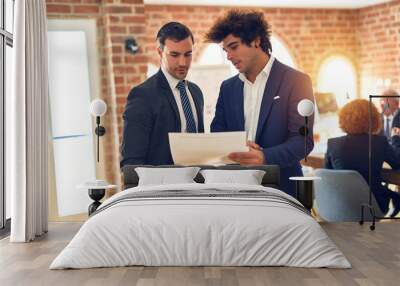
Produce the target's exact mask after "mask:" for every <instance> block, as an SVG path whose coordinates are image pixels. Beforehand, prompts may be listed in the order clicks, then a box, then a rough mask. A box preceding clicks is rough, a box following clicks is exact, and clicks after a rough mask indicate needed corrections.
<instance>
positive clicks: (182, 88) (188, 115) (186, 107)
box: [176, 80, 197, 133]
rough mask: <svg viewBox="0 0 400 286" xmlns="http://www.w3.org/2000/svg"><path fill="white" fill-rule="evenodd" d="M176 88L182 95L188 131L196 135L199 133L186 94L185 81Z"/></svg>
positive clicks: (180, 82)
mask: <svg viewBox="0 0 400 286" xmlns="http://www.w3.org/2000/svg"><path fill="white" fill-rule="evenodd" d="M176 87H177V88H178V90H179V93H180V95H181V103H182V107H183V113H184V114H185V118H186V131H187V132H188V133H196V132H197V128H196V123H195V121H194V116H193V111H192V108H191V106H190V101H189V98H188V95H187V93H186V86H185V81H183V80H181V81H179V82H178V84H177V85H176Z"/></svg>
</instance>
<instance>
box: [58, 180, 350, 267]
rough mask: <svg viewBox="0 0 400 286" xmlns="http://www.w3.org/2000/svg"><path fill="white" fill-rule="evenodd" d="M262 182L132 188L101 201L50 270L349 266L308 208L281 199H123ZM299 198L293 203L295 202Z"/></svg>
mask: <svg viewBox="0 0 400 286" xmlns="http://www.w3.org/2000/svg"><path fill="white" fill-rule="evenodd" d="M204 189H217V190H219V191H239V190H242V191H243V190H259V191H260V190H261V191H266V192H269V194H275V195H278V196H281V197H283V198H286V199H289V200H291V201H293V202H297V201H296V200H295V199H293V198H292V197H290V196H288V195H286V194H284V193H283V192H281V191H279V190H276V189H272V188H266V187H262V186H251V185H237V184H236V185H232V184H180V185H166V186H151V187H136V188H131V189H128V190H125V191H124V192H120V193H118V194H116V195H115V196H113V197H111V198H109V199H108V200H106V201H105V202H104V203H103V204H102V205H101V206H100V208H99V210H101V209H102V208H103V211H99V212H98V213H97V214H95V215H94V216H92V217H90V218H89V220H88V221H86V222H85V223H84V224H83V225H82V227H81V229H80V230H79V232H78V233H77V234H76V235H75V237H74V238H73V239H72V241H71V242H70V243H69V244H68V245H67V247H65V249H64V250H63V251H62V252H61V253H60V254H59V255H58V256H57V257H56V259H55V260H54V261H53V262H52V264H51V265H50V269H62V268H90V267H113V266H127V265H146V266H189V265H191V266H193V265H214V266H217V265H218V266H241V265H247V266H294V267H332V268H350V267H351V266H350V263H349V262H348V261H347V259H346V258H345V257H344V255H343V254H342V252H341V251H340V250H339V249H338V248H337V247H336V245H335V244H334V243H333V242H332V241H331V240H330V239H329V237H328V236H327V235H326V233H325V232H324V230H323V229H322V228H321V227H320V225H319V224H318V223H317V222H316V221H315V220H314V219H313V218H312V217H311V216H310V215H308V214H307V213H305V212H303V211H301V210H299V208H296V207H294V206H292V205H290V204H286V203H282V202H281V201H274V200H264V199H259V198H243V197H241V198H235V196H233V197H226V198H225V197H223V198H221V197H200V198H199V197H182V198H179V197H174V198H151V199H139V200H126V201H121V202H118V203H115V202H116V201H118V200H120V199H121V198H122V197H129V195H130V194H133V195H137V194H138V193H137V192H146V191H161V192H162V191H168V190H192V191H199V192H201V191H203V192H207V191H206V190H204ZM297 203H298V202H297Z"/></svg>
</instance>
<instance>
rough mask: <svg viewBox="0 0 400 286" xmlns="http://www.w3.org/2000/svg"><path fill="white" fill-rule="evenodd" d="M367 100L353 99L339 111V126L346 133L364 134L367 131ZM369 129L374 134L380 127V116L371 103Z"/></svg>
mask: <svg viewBox="0 0 400 286" xmlns="http://www.w3.org/2000/svg"><path fill="white" fill-rule="evenodd" d="M368 109H369V101H368V100H366V99H355V100H352V101H350V102H349V103H347V104H346V105H345V106H343V107H342V109H341V110H340V111H339V126H340V128H341V129H342V130H343V131H344V132H346V133H347V134H365V133H368V131H369V112H368ZM371 119H372V121H371V123H372V126H371V130H372V133H374V134H376V133H379V131H380V130H381V128H382V122H381V116H380V114H379V112H378V109H377V108H376V106H375V105H374V104H371Z"/></svg>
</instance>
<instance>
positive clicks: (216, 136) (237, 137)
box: [168, 131, 249, 165]
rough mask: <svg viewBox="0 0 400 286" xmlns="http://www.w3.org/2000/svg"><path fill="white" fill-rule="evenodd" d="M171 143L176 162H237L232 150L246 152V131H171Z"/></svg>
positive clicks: (198, 163)
mask: <svg viewBox="0 0 400 286" xmlns="http://www.w3.org/2000/svg"><path fill="white" fill-rule="evenodd" d="M168 136H169V145H170V148H171V154H172V158H173V160H174V163H175V164H181V165H203V164H204V165H209V164H211V165H221V164H232V163H235V162H233V161H231V160H229V159H228V157H227V156H228V154H229V153H231V152H246V151H248V150H249V148H248V147H247V146H246V132H245V131H241V132H216V133H169V134H168Z"/></svg>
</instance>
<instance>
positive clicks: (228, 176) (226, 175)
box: [200, 170, 265, 185]
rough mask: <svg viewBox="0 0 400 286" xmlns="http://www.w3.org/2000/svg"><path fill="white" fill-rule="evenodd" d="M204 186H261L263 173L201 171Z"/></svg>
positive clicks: (251, 171)
mask: <svg viewBox="0 0 400 286" xmlns="http://www.w3.org/2000/svg"><path fill="white" fill-rule="evenodd" d="M200 173H201V174H202V176H203V177H204V183H205V184H212V183H226V184H229V183H230V184H232V183H234V184H246V185H261V183H262V179H263V177H264V175H265V171H262V170H202V171H201V172H200Z"/></svg>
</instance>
